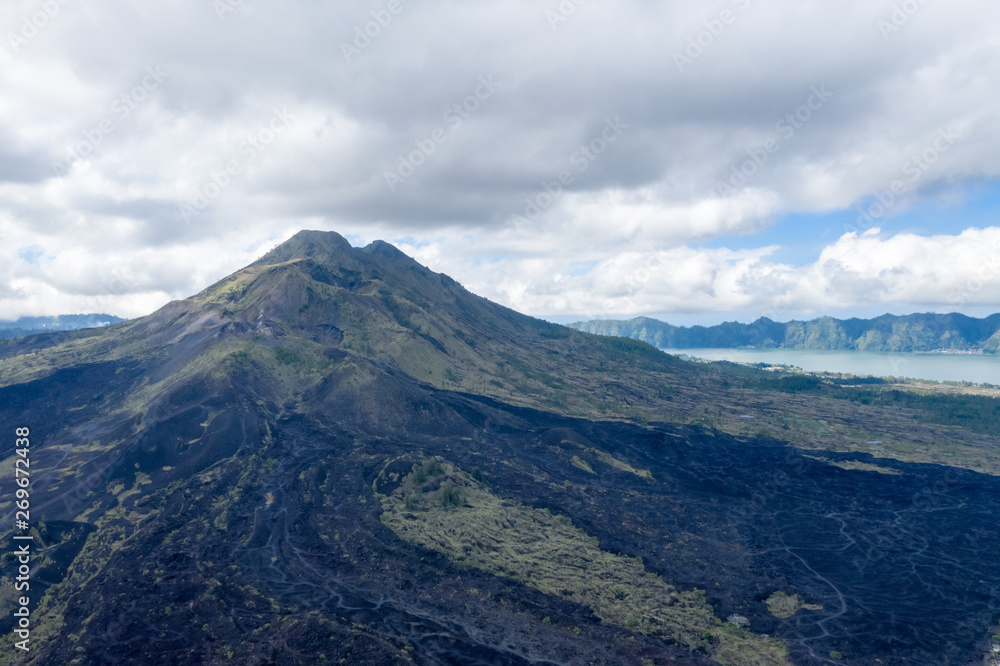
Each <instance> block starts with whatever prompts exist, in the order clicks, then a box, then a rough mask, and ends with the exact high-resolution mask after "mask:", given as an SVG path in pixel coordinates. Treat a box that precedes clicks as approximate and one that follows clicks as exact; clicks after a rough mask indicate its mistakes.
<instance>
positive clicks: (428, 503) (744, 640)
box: [373, 460, 790, 666]
mask: <svg viewBox="0 0 1000 666" xmlns="http://www.w3.org/2000/svg"><path fill="white" fill-rule="evenodd" d="M390 464H392V463H388V464H387V465H386V467H387V468H388V467H389V465H390ZM390 488H392V490H391V491H390ZM373 489H374V490H375V491H376V493H377V494H378V497H379V499H380V500H381V502H382V509H383V513H382V517H381V518H382V522H383V523H384V524H385V525H386V526H387V527H388V528H389V529H391V530H392V531H393V532H395V533H396V534H397V535H398V536H399V537H400V538H402V539H404V540H406V541H408V542H410V543H414V544H418V545H420V546H423V547H425V548H429V549H431V550H435V551H437V552H439V553H442V554H443V555H445V556H447V557H448V558H450V559H452V560H453V561H455V562H458V563H460V564H464V565H467V566H473V567H476V568H478V569H482V570H484V571H487V572H489V573H491V574H494V575H498V576H505V577H508V578H511V579H514V580H516V581H518V582H520V583H522V584H524V585H527V586H529V587H533V588H535V589H537V590H540V591H541V592H544V593H546V594H551V595H553V596H556V597H559V598H561V599H566V600H569V601H573V602H575V603H578V604H582V605H584V606H587V607H588V608H590V609H592V610H593V611H594V613H595V614H596V615H597V616H598V617H600V618H601V620H602V621H603V622H606V623H608V624H613V625H617V626H619V627H623V628H626V629H628V630H631V631H636V632H640V633H643V634H650V635H653V636H656V637H659V638H661V639H665V640H669V641H675V642H677V643H679V644H681V645H685V646H687V647H688V648H689V649H698V648H701V649H704V650H707V651H708V652H709V653H710V654H711V655H712V657H713V659H715V660H716V661H718V662H719V663H720V664H723V665H724V666H743V665H746V666H750V665H751V664H752V665H754V666H757V665H761V664H789V663H790V662H789V661H788V655H787V650H786V648H785V645H784V644H783V643H782V642H780V641H777V640H775V639H771V638H764V637H762V636H758V635H756V634H753V633H751V632H750V631H748V630H746V629H744V628H741V627H737V626H735V625H732V624H727V623H725V622H723V621H722V620H721V619H719V618H718V617H716V616H715V614H714V613H713V610H712V607H711V606H710V605H709V604H708V603H707V601H706V600H705V594H704V592H703V591H702V590H693V591H680V590H677V589H676V588H674V587H673V586H671V585H669V584H667V583H666V582H665V581H664V580H663V579H662V578H660V577H659V576H657V575H655V574H652V573H649V572H647V571H646V570H645V567H644V566H643V563H642V560H641V559H640V558H629V557H625V556H622V555H615V554H612V553H609V552H607V551H604V550H601V548H600V547H599V545H598V541H597V539H596V538H594V537H591V536H589V535H587V533H586V532H584V531H583V530H581V529H578V528H576V527H573V525H572V521H571V520H570V519H569V518H567V517H565V516H556V515H553V514H551V513H550V512H549V511H548V510H545V509H533V508H531V507H528V506H524V505H521V504H517V503H515V502H512V501H510V500H505V499H501V498H500V497H497V496H495V495H493V494H492V493H490V492H489V491H487V490H486V489H485V488H484V487H483V486H482V485H481V484H480V483H478V482H477V481H476V480H475V479H473V477H472V476H470V475H468V474H466V473H465V472H463V471H461V470H459V469H458V468H456V467H454V466H452V465H450V464H449V463H446V462H444V461H442V460H434V461H424V462H422V463H420V464H417V465H414V468H413V471H412V472H410V473H409V474H408V475H407V476H406V477H404V478H403V479H402V481H401V482H398V481H394V480H392V479H391V478H390V476H389V475H388V474H386V473H385V472H383V474H382V475H380V476H379V478H378V479H376V481H375V483H374V484H373ZM382 489H384V490H386V492H387V493H388V494H382V493H380V492H379V490H382Z"/></svg>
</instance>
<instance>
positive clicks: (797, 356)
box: [663, 349, 1000, 385]
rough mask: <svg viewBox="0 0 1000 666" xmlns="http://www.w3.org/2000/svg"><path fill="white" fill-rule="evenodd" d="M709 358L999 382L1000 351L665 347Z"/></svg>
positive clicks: (670, 351) (813, 369)
mask: <svg viewBox="0 0 1000 666" xmlns="http://www.w3.org/2000/svg"><path fill="white" fill-rule="evenodd" d="M663 351H665V352H667V353H668V354H687V355H688V356H697V357H698V358H703V359H706V360H710V361H732V362H734V363H780V364H782V365H795V366H798V367H800V368H802V369H803V370H808V371H811V372H822V371H826V372H844V373H848V374H852V375H862V376H865V375H873V376H875V377H888V376H892V377H913V378H916V379H931V380H934V381H939V382H943V381H956V382H959V381H968V382H975V383H977V384H982V383H988V384H997V385H1000V355H993V354H975V355H974V354H913V353H903V352H867V351H850V350H843V349H834V350H813V349H664V350H663Z"/></svg>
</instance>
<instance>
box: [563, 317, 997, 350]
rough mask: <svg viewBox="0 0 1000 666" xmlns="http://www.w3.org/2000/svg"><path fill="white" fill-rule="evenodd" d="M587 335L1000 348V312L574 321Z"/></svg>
mask: <svg viewBox="0 0 1000 666" xmlns="http://www.w3.org/2000/svg"><path fill="white" fill-rule="evenodd" d="M570 326H571V327H572V328H575V329H577V330H580V331H584V332H587V333H596V334H598V335H610V336H616V337H622V338H633V339H635V340H642V341H643V342H647V343H649V344H651V345H653V346H655V347H658V348H660V349H698V348H726V347H753V348H759V349H775V348H785V349H856V350H861V351H883V352H930V351H951V352H960V351H977V352H984V353H989V354H995V353H997V351H998V349H1000V314H994V315H990V316H989V317H987V318H985V319H975V318H973V317H967V316H965V315H961V314H956V313H951V314H932V313H925V314H912V315H904V316H897V315H889V314H887V315H882V316H881V317H876V318H874V319H834V318H833V317H821V318H819V319H813V320H812V321H790V322H787V323H780V322H776V321H772V320H771V319H768V318H767V317H761V318H760V319H758V320H757V321H755V322H753V323H752V324H740V323H738V322H726V323H724V324H719V325H718V326H691V327H684V326H672V325H670V324H668V323H666V322H662V321H659V320H656V319H650V318H649V317H636V318H635V319H629V320H627V321H621V320H611V319H607V320H594V321H585V322H577V323H575V324H570Z"/></svg>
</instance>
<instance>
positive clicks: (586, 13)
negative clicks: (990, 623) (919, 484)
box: [0, 0, 1000, 323]
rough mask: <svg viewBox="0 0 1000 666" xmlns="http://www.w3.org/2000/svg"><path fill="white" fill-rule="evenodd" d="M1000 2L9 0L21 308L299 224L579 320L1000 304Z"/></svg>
mask: <svg viewBox="0 0 1000 666" xmlns="http://www.w3.org/2000/svg"><path fill="white" fill-rule="evenodd" d="M775 5H777V6H775ZM998 20H1000V6H998V5H997V4H996V3H995V2H988V1H987V0H952V1H951V2H948V3H944V2H936V1H928V0H905V1H899V0H896V1H893V2H890V1H884V2H883V1H880V0H842V1H841V2H836V3H833V2H812V1H803V2H782V3H764V2H761V1H760V0H715V1H707V2H706V1H704V0H702V1H699V2H693V1H691V2H655V1H652V0H616V1H615V2H613V3H612V2H607V1H600V0H563V1H562V2H558V1H557V0H548V1H545V0H542V1H535V2H525V1H522V0H503V2H499V1H494V0H479V1H477V2H468V1H466V2H455V1H449V0H439V1H437V2H414V1H413V0H371V1H361V0H340V1H338V2H320V1H316V0H299V1H297V2H283V1H276V0H268V1H267V2H265V1H264V0H172V2H170V3H160V4H156V3H140V2H135V1H132V2H120V1H115V0H96V1H94V2H82V1H81V0H33V1H28V0H8V2H5V3H4V4H3V5H2V7H0V90H2V94H0V319H11V318H15V317H18V316H22V315H47V314H59V313H67V312H93V311H102V312H110V313H113V314H118V315H120V316H126V317H132V316H139V315H143V314H147V313H149V312H151V311H153V310H154V309H156V308H157V307H159V306H161V305H163V304H164V303H166V302H167V301H169V300H171V299H174V298H182V297H185V296H187V295H190V294H192V293H194V292H196V291H198V290H200V289H202V288H204V287H205V286H207V285H208V284H210V283H212V282H214V281H215V280H217V279H219V278H221V277H223V276H224V275H226V274H228V273H230V272H232V271H234V270H236V269H238V268H240V267H241V266H243V265H245V264H247V263H249V262H250V261H252V260H253V259H255V258H256V257H257V256H259V255H260V254H261V253H262V252H264V251H266V250H267V249H269V248H270V247H272V246H273V245H274V244H276V243H278V242H280V241H282V240H284V239H286V238H287V237H289V236H290V235H291V234H292V233H294V232H295V231H297V230H298V229H302V228H311V229H328V230H335V231H338V232H340V233H342V234H344V235H345V236H347V237H348V238H349V239H350V240H351V241H352V242H353V243H354V244H356V245H362V244H366V243H368V242H370V241H371V240H374V239H377V238H382V239H385V240H388V241H390V242H393V243H395V244H397V245H398V246H399V247H401V248H402V249H403V250H404V251H406V252H408V253H409V254H412V255H414V256H415V257H416V258H417V259H419V260H420V261H421V262H423V263H425V264H427V265H428V266H430V267H431V268H433V269H434V270H437V271H441V272H445V273H448V274H449V275H451V276H453V277H454V278H456V279H458V280H459V281H461V282H463V283H464V284H465V285H466V286H468V287H469V288H470V289H471V290H472V291H474V292H476V293H479V294H481V295H483V296H486V297H488V298H491V299H493V300H496V301H499V302H501V303H504V304H506V305H509V306H512V307H514V308H517V309H519V310H521V311H523V312H527V313H530V314H534V315H537V316H545V317H549V318H552V319H554V320H558V321H565V320H575V319H578V318H593V317H619V316H624V315H635V314H652V315H656V316H660V317H662V318H664V319H667V320H669V321H673V322H678V323H691V322H705V323H711V322H717V321H722V320H725V319H739V320H743V321H748V320H752V319H754V318H756V317H758V316H761V315H763V316H769V317H771V318H773V319H779V320H787V319H789V318H793V317H808V316H815V315H820V314H826V313H830V314H835V315H872V314H879V313H882V312H886V311H890V312H897V313H904V312H913V311H961V312H966V313H968V314H974V315H979V314H983V313H986V312H992V311H997V310H1000V221H998V215H997V214H998V212H1000V187H998V182H997V181H998V177H1000V122H998V119H1000V103H998V100H1000V94H998V93H997V90H998V89H1000V32H998V31H997V30H996V27H995V26H996V25H997V22H998Z"/></svg>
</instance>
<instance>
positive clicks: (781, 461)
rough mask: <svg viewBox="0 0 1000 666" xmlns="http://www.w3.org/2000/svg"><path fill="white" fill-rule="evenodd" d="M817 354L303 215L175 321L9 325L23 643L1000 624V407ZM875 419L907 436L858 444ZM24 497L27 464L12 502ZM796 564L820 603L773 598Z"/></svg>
mask: <svg viewBox="0 0 1000 666" xmlns="http://www.w3.org/2000/svg"><path fill="white" fill-rule="evenodd" d="M796 382H798V380H797V379H796V378H795V377H781V376H774V375H769V374H766V373H758V372H753V371H749V370H747V369H742V368H734V367H728V366H711V367H705V366H702V365H698V364H691V363H685V362H683V361H680V360H678V359H675V358H673V357H670V356H668V355H665V354H662V353H660V352H658V351H656V350H655V349H652V348H651V347H648V346H647V345H644V344H642V343H637V342H634V341H629V340H621V339H614V338H601V337H597V336H592V335H587V334H584V333H579V332H575V331H572V330H570V329H567V328H564V327H560V326H555V325H552V324H548V323H546V322H542V321H539V320H537V319H533V318H531V317H527V316H524V315H521V314H518V313H516V312H514V311H512V310H509V309H507V308H504V307H502V306H499V305H496V304H494V303H490V302H489V301H486V300H485V299H481V298H479V297H476V296H474V295H473V294H471V293H469V292H468V291H466V290H465V289H464V288H462V287H461V286H460V285H458V284H457V283H455V282H454V281H453V280H451V279H450V278H447V277H446V276H443V275H439V274H436V273H433V272H431V271H429V270H428V269H426V268H424V267H422V266H420V265H419V264H417V263H416V262H414V261H413V260H412V259H410V258H408V257H406V256H405V255H403V254H402V253H400V252H398V251H397V250H395V249H394V248H392V247H391V246H389V245H387V244H384V243H373V244H372V245H369V246H368V247H366V248H352V247H351V246H350V245H349V244H348V243H347V242H346V241H345V240H344V239H343V238H341V237H339V236H337V235H336V234H331V233H320V232H302V233H300V234H298V235H296V236H295V237H294V238H292V239H291V240H290V241H289V242H287V243H285V244H283V245H282V246H279V247H278V248H276V249H275V250H274V251H273V252H271V253H269V254H268V255H266V256H265V257H263V258H262V259H260V260H259V261H257V262H255V263H254V264H252V265H251V266H248V267H247V268H245V269H243V270H241V271H238V272H237V273H235V274H234V275H232V276H230V277H228V278H226V279H224V280H222V281H220V282H219V283H217V284H215V285H212V286H211V287H209V288H208V289H206V290H205V291H203V292H202V293H200V294H197V295H196V296H193V297H192V298H189V299H186V300H183V301H177V302H174V303H171V304H168V305H167V306H165V307H164V308H162V309H161V310H159V311H158V312H156V313H154V314H152V315H150V316H148V317H144V318H140V319H136V320H131V321H128V322H123V323H121V324H117V325H115V326H112V327H109V328H107V329H100V330H98V331H81V332H75V333H71V334H67V336H65V337H59V338H53V337H51V336H35V337H32V338H26V339H24V340H20V341H14V342H11V343H9V344H7V345H5V346H3V347H0V421H2V422H3V423H4V424H7V425H8V426H9V427H11V428H13V427H30V428H31V437H32V441H33V442H34V445H33V447H32V454H31V457H32V461H31V465H32V470H33V471H32V479H33V486H32V495H31V502H32V504H31V506H32V518H33V523H34V528H33V529H34V532H33V534H34V535H35V537H36V539H37V540H38V542H39V544H44V546H45V550H44V555H41V554H40V555H39V556H38V561H37V562H36V566H37V569H36V571H35V572H34V573H33V576H32V590H31V593H32V600H33V601H32V603H33V606H32V608H33V611H34V614H33V616H32V617H33V623H34V624H33V625H32V626H33V633H32V640H33V650H32V652H31V653H30V654H28V655H20V654H18V653H15V652H14V648H11V647H10V646H9V645H8V646H7V647H6V656H8V658H11V659H12V658H14V655H16V656H17V658H18V659H20V660H21V661H22V663H33V664H46V663H66V664H71V663H80V664H89V663H133V662H136V661H139V660H142V661H146V662H148V663H178V664H199V663H204V664H214V663H248V664H251V663H252V664H272V663H274V664H286V663H351V664H382V663H418V664H452V663H461V664H527V663H536V664H537V663H546V664H591V663H593V664H636V665H638V664H645V663H650V662H652V663H654V664H661V663H688V664H710V663H722V664H761V663H789V662H790V663H797V664H812V663H826V662H825V661H823V660H824V659H828V655H829V653H830V652H831V651H839V652H840V653H842V654H843V655H845V660H846V662H845V663H859V664H860V663H874V662H873V660H874V659H875V658H880V659H882V663H904V662H905V663H938V664H949V663H954V664H958V663H965V662H964V661H962V660H967V659H968V658H970V656H974V655H976V654H981V653H982V651H983V650H984V649H985V647H986V644H985V643H984V641H986V640H988V635H989V631H988V629H989V626H990V625H991V624H992V623H994V622H995V621H996V619H997V615H998V613H997V611H996V608H997V606H996V605H995V604H997V603H1000V592H998V590H997V589H996V587H995V586H992V585H991V584H990V583H988V582H987V583H984V582H983V581H996V580H998V579H1000V570H998V569H997V567H998V565H997V564H996V562H995V558H982V557H979V556H978V553H980V552H991V551H992V550H995V548H996V547H997V546H1000V533H998V531H997V530H996V529H995V528H994V527H993V524H994V522H995V521H993V520H992V518H991V516H992V515H994V513H995V511H996V508H997V504H998V502H1000V480H998V479H997V478H996V477H994V476H992V475H990V474H981V473H974V472H971V471H967V470H966V469H963V467H971V468H976V469H980V470H981V471H983V472H989V473H993V472H996V471H1000V465H998V464H997V443H998V442H997V440H996V437H995V434H993V433H991V432H988V431H983V432H976V431H974V430H972V429H971V428H970V427H966V426H965V425H961V426H959V425H947V424H944V423H941V422H940V421H942V420H943V419H940V418H938V419H937V420H935V418H936V417H934V415H933V414H931V413H930V412H926V411H921V410H922V407H921V404H922V403H919V401H918V402H917V403H916V407H914V406H910V407H908V408H906V409H899V408H897V407H896V406H895V405H888V406H887V405H882V404H881V403H879V402H878V400H872V403H873V404H869V405H864V404H860V403H859V402H857V401H855V402H851V401H850V400H848V399H847V397H846V396H847V394H846V393H845V394H844V395H841V393H842V392H844V391H848V389H847V388H840V387H834V386H825V385H824V386H806V387H803V386H801V385H800V383H796ZM851 395H854V394H851ZM749 415H754V416H755V418H754V419H744V418H740V417H742V416H749ZM807 415H808V417H807ZM915 417H916V418H915ZM705 419H709V420H711V422H712V423H713V425H715V426H716V427H715V428H706V427H704V426H703V425H701V424H704V423H707V422H708V421H706V420H705ZM983 419H984V417H976V419H971V420H970V423H974V424H975V423H983V422H984V420H983ZM749 435H754V437H750V436H749ZM761 435H766V436H763V437H762V436H761ZM875 435H878V437H879V438H880V439H882V440H884V441H883V443H882V446H884V447H885V450H883V451H882V453H881V454H880V455H882V456H883V458H882V459H878V460H876V459H873V458H872V456H871V454H870V453H846V451H850V450H851V449H852V448H854V449H858V448H863V447H862V446H861V444H863V443H864V442H865V441H867V439H873V438H874V437H875ZM866 438H867V439H866ZM859 442H860V443H861V444H859ZM805 448H810V449H812V450H811V451H806V450H804V449H805ZM934 459H937V460H939V461H940V462H947V463H948V464H950V465H951V466H950V467H942V466H940V465H933V464H925V463H926V462H928V461H931V460H934ZM862 463H864V464H867V465H868V467H865V466H864V465H863V464H862ZM2 465H3V467H4V469H5V473H6V474H7V477H6V478H11V477H12V476H13V465H14V456H10V457H8V458H6V460H4V461H3V463H2ZM872 468H874V469H875V470H879V471H882V472H892V474H880V473H876V472H875V471H871V469H872ZM0 478H2V477H0ZM928 489H932V490H933V492H932V493H931V494H926V491H927V490H928ZM12 499H13V498H12V490H11V489H10V488H9V487H6V486H0V501H2V502H5V503H4V504H2V506H3V507H4V509H5V515H7V516H8V517H10V518H13V515H12V509H13V508H14V507H13V505H12V504H11V503H10V501H11V500H12ZM42 520H44V523H42ZM4 524H5V525H11V524H12V523H11V521H9V520H8V521H7V522H5V523H4ZM887 543H892V544H894V546H893V547H892V548H887V547H885V544H887ZM39 552H40V553H41V552H42V551H39ZM930 563H933V566H932V565H931V564H930ZM11 564H12V563H11V561H10V559H9V557H8V559H7V560H5V561H4V566H6V567H10V566H11ZM914 568H918V569H919V570H920V572H921V574H920V576H918V577H915V576H913V575H912V572H913V571H914ZM46 591H47V595H46V596H45V598H44V600H43V598H42V593H43V592H46ZM776 593H782V594H785V595H786V597H793V596H794V597H796V598H797V599H801V600H802V604H804V605H802V606H801V608H800V609H797V612H796V613H794V614H792V615H790V616H789V615H786V616H783V617H779V616H776V615H773V614H772V613H771V612H770V611H769V610H768V609H769V606H768V604H767V603H765V602H766V601H767V600H768V599H770V598H771V597H772V596H773V595H775V594H776ZM14 596H16V595H14V591H13V589H12V588H11V586H10V581H9V580H5V582H4V586H3V587H0V603H3V604H5V605H7V606H9V605H10V604H11V603H12V600H13V597H14ZM3 610H4V611H5V612H4V613H3V617H6V618H9V620H8V622H10V621H12V618H11V615H10V613H9V612H6V610H7V609H6V608H4V609H3ZM735 616H739V618H736V617H735ZM901 616H905V617H906V618H907V622H906V623H905V624H904V625H900V623H899V622H898V619H897V618H898V617H901ZM730 617H734V620H733V622H735V623H736V624H734V623H728V622H726V619H727V618H730ZM740 618H745V622H746V623H749V629H744V628H740V627H738V626H737V624H743V623H744V620H743V619H740ZM11 626H12V625H11V624H8V625H7V626H5V627H4V628H5V629H9V628H10V627H11ZM763 634H767V635H769V636H771V637H772V638H764V637H763V636H762V635H763ZM942 637H946V639H945V640H942Z"/></svg>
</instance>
